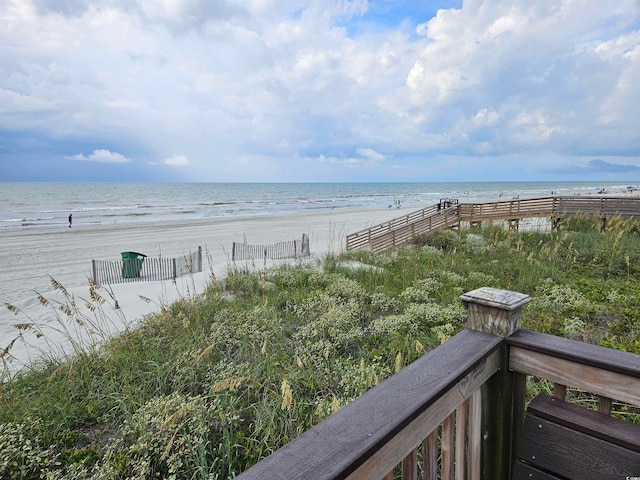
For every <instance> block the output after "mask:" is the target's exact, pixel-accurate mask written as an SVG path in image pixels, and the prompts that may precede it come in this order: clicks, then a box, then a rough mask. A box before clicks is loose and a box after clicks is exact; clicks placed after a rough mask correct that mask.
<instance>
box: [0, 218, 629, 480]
mask: <svg viewBox="0 0 640 480" xmlns="http://www.w3.org/2000/svg"><path fill="white" fill-rule="evenodd" d="M597 227H598V224H597V223H595V222H593V221H591V220H589V219H577V220H574V221H572V222H571V223H570V224H566V225H564V226H563V228H562V229H561V230H560V231H558V232H552V233H541V232H521V233H516V232H508V231H506V230H505V229H502V228H499V227H488V228H482V229H481V228H477V229H470V230H463V231H461V232H453V231H442V232H439V233H437V234H435V235H433V236H430V237H428V238H418V239H416V241H415V242H414V244H413V245H410V246H407V247H405V248H402V249H400V250H398V251H396V252H393V253H390V254H372V253H371V252H356V253H348V254H342V255H337V254H331V255H328V256H326V257H325V258H324V259H322V260H321V261H319V262H317V263H299V264H296V265H289V266H282V267H278V268H273V269H269V270H266V271H263V272H259V273H250V272H247V271H243V270H238V269H231V270H230V271H229V273H228V275H227V276H226V277H225V278H224V279H220V280H214V281H212V282H211V284H210V285H209V286H208V288H207V289H206V291H205V292H204V293H203V294H202V295H198V296H192V297H189V298H183V299H180V300H179V301H176V302H175V303H173V304H171V305H167V306H163V307H162V308H161V309H160V311H159V312H158V313H156V314H153V315H149V316H147V317H145V319H144V321H143V323H142V324H141V325H140V327H139V328H136V329H132V330H127V331H125V332H123V333H122V334H120V335H118V336H117V337H115V338H111V339H109V340H106V339H104V340H102V341H101V342H100V343H99V345H96V346H90V345H87V344H82V345H77V346H76V348H75V349H74V354H73V355H66V356H60V357H53V356H50V357H46V358H44V359H43V361H42V362H40V363H39V364H38V366H37V368H33V369H29V370H24V371H23V372H21V373H19V374H18V375H13V376H8V375H6V374H5V381H4V382H3V383H2V385H0V427H1V428H0V477H1V478H17V479H36V478H48V479H62V478H66V479H107V478H109V479H112V478H116V479H118V478H121V479H125V478H139V479H142V478H176V479H211V478H232V477H233V476H234V475H236V474H238V473H239V472H241V471H243V470H245V469H246V468H248V467H249V466H250V465H252V464H254V463H255V462H257V461H258V460H259V459H260V458H263V457H265V456H267V455H269V454H270V453H271V452H273V451H274V450H276V449H277V448H279V447H280V446H282V445H284V444H285V443H286V442H288V441H289V440H291V439H292V438H294V437H296V436H298V435H299V434H300V433H301V432H303V431H304V430H306V429H308V428H310V427H311V426H312V425H314V424H316V423H318V422H319V421H320V420H322V419H323V418H325V417H326V416H328V415H330V414H331V413H332V412H335V411H337V410H338V409H339V408H341V407H342V406H344V405H346V404H347V403H348V402H350V401H352V400H353V399H355V398H356V397H358V396H359V395H361V394H362V393H364V392H365V391H366V390H368V389H369V388H371V387H373V386H375V385H376V384H378V383H379V382H380V381H382V380H383V379H384V378H386V377H388V376H390V375H392V374H393V373H395V372H397V371H398V370H400V369H401V368H403V366H405V365H407V364H408V363H410V362H412V361H413V360H415V359H416V358H418V357H419V356H420V355H422V354H423V353H424V352H425V351H427V350H429V349H431V348H433V347H435V346H436V345H438V344H440V343H441V342H443V341H446V339H448V338H450V337H451V336H452V335H454V334H455V333H457V332H458V331H459V330H460V329H461V326H462V322H463V321H464V318H465V311H464V309H463V307H462V305H461V302H460V300H459V296H460V295H461V294H462V293H464V292H466V291H470V290H473V289H475V288H479V287H483V286H491V287H496V288H502V289H510V290H515V291H519V292H523V293H527V294H529V295H531V296H532V297H533V298H534V301H533V302H531V303H530V304H529V305H528V306H527V307H525V313H524V316H523V324H524V326H525V327H527V328H532V329H535V330H538V331H543V332H548V333H553V334H556V335H562V336H567V337H570V338H575V339H578V340H583V341H587V342H592V343H597V344H602V345H606V346H610V347H613V348H618V349H621V350H627V351H632V352H635V353H640V333H639V330H640V318H639V315H640V313H639V312H640V305H639V303H640V283H639V281H638V279H639V278H640V277H639V275H638V274H639V273H640V244H639V242H638V230H637V224H636V223H635V222H631V221H622V220H619V219H616V220H613V221H610V222H609V223H608V225H607V229H606V230H605V231H604V232H602V231H600V230H599V229H598V228H597ZM59 288H63V287H62V286H60V287H59ZM100 292H101V291H100V286H96V292H95V293H96V296H95V297H92V301H93V302H94V307H95V309H96V310H97V311H100V309H104V308H105V302H102V301H101V300H100V298H102V296H101V293H100ZM105 297H106V299H107V300H109V296H108V295H105ZM111 300H115V299H111ZM42 303H43V308H51V309H53V311H54V312H56V313H52V314H55V315H58V318H59V322H60V324H61V325H64V327H61V328H66V329H68V331H69V332H72V331H74V329H75V328H76V327H77V323H78V321H79V319H78V316H77V313H74V310H73V308H72V306H70V307H69V306H68V305H67V307H68V308H69V309H68V310H65V308H64V307H63V308H62V309H61V308H60V305H51V304H49V303H48V302H47V301H46V299H43V300H42ZM60 312H62V314H61V313H60ZM100 318H102V316H101V317H100ZM105 321H106V320H105ZM26 323H28V322H26ZM69 324H74V325H73V326H70V325H69ZM29 328H36V327H35V326H31V327H29ZM94 328H99V327H95V326H94ZM9 353H10V349H9V348H7V349H6V350H5V355H8V354H9ZM532 388H545V386H544V385H535V386H532Z"/></svg>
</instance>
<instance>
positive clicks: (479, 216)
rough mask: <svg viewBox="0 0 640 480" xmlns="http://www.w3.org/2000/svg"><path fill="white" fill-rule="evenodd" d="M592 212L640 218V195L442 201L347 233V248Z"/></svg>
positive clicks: (388, 245)
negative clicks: (456, 229) (467, 227)
mask: <svg viewBox="0 0 640 480" xmlns="http://www.w3.org/2000/svg"><path fill="white" fill-rule="evenodd" d="M579 215H584V216H591V217H597V218H600V219H602V220H605V219H607V218H611V217H616V216H619V217H621V218H625V219H628V218H640V197H632V196H628V197H624V196H623V197H604V196H594V197H591V196H584V197H581V196H554V197H541V198H530V199H523V200H519V199H517V200H508V201H501V202H487V203H457V201H449V200H447V201H446V202H440V203H438V204H436V205H431V206H429V207H426V208H423V209H421V210H418V211H415V212H412V213H410V214H408V215H405V216H403V217H398V218H394V219H393V220H390V221H388V222H385V223H381V224H379V225H376V226H374V227H371V228H367V229H365V230H361V231H359V232H355V233H352V234H349V235H347V245H346V248H347V250H371V251H374V252H383V251H385V250H389V249H392V248H395V247H399V246H401V245H404V244H406V243H407V242H409V241H410V240H411V239H412V238H414V237H416V236H417V235H429V234H430V233H433V232H435V231H437V230H442V229H445V228H452V227H459V226H460V224H462V223H465V222H466V223H469V224H471V225H474V224H481V223H482V222H486V221H507V222H509V226H510V228H517V226H518V222H519V221H520V220H522V219H524V218H550V219H551V220H552V222H553V224H554V225H557V222H558V220H560V219H562V218H563V217H572V216H579Z"/></svg>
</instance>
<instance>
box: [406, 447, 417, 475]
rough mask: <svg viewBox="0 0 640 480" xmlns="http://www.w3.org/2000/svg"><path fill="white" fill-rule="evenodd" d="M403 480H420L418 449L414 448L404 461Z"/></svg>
mask: <svg viewBox="0 0 640 480" xmlns="http://www.w3.org/2000/svg"><path fill="white" fill-rule="evenodd" d="M402 480H418V449H417V448H414V449H413V450H412V451H411V453H410V454H409V455H407V456H406V457H405V458H404V459H403V460H402Z"/></svg>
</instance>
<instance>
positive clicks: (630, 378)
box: [507, 330, 640, 406]
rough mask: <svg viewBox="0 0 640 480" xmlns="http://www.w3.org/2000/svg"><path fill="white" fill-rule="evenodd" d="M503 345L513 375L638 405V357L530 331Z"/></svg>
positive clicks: (639, 385) (515, 334) (639, 382)
mask: <svg viewBox="0 0 640 480" xmlns="http://www.w3.org/2000/svg"><path fill="white" fill-rule="evenodd" d="M507 343H508V345H509V368H510V369H511V370H513V371H515V372H518V373H521V374H525V375H533V376H535V377H538V378H544V379H547V380H550V381H552V382H554V383H555V384H557V385H561V386H563V387H567V386H568V387H573V388H578V389H580V390H583V391H586V392H589V393H593V394H596V395H598V396H601V397H604V398H614V399H616V400H619V401H621V402H624V403H628V404H631V405H636V406H640V356H638V355H635V354H632V353H629V352H622V351H619V350H613V349H610V348H605V347H601V346H599V345H591V344H588V343H582V342H577V341H575V340H569V339H566V338H561V337H556V336H554V335H547V334H544V333H538V332H532V331H530V330H519V331H518V332H516V333H514V334H513V335H512V336H511V337H509V338H508V340H507ZM563 391H564V388H560V389H557V392H556V396H558V394H560V395H563Z"/></svg>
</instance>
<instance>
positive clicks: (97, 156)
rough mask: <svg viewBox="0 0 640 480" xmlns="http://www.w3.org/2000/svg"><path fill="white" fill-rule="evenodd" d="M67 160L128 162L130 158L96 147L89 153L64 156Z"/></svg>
mask: <svg viewBox="0 0 640 480" xmlns="http://www.w3.org/2000/svg"><path fill="white" fill-rule="evenodd" d="M65 158H67V159H69V160H78V161H81V162H96V163H130V162H131V160H130V159H128V158H127V157H125V156H124V155H121V154H119V153H115V152H111V151H109V150H104V149H98V150H94V151H93V153H91V154H89V155H84V154H83V153H79V154H77V155H72V156H65Z"/></svg>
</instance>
